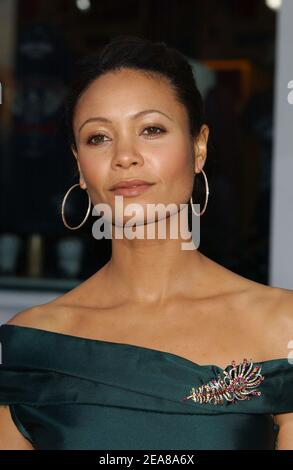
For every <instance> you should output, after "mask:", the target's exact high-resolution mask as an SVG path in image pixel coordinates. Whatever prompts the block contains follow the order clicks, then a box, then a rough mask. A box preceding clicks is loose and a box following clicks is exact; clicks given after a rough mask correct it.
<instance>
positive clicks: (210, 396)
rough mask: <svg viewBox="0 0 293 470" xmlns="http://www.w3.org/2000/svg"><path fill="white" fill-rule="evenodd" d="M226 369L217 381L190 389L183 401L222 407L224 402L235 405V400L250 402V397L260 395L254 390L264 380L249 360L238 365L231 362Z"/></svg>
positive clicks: (259, 367) (258, 367)
mask: <svg viewBox="0 0 293 470" xmlns="http://www.w3.org/2000/svg"><path fill="white" fill-rule="evenodd" d="M229 367H231V368H230V369H229ZM226 369H228V370H226ZM226 369H225V370H223V374H224V375H222V376H221V374H218V379H213V380H211V381H210V382H208V383H207V384H204V385H200V386H199V387H197V388H195V387H192V389H191V395H189V396H188V397H184V398H183V400H193V401H195V402H196V403H211V404H214V405H223V404H224V402H225V400H226V401H228V402H232V403H235V402H236V401H237V400H251V398H252V396H251V395H254V396H258V397H259V396H260V395H261V392H260V391H259V390H256V389H257V387H258V386H259V385H260V384H261V383H262V381H263V380H264V376H263V375H261V366H260V365H254V364H253V362H252V361H251V360H250V361H248V360H247V359H243V362H241V363H240V364H236V362H235V361H232V362H231V365H229V366H228V367H226Z"/></svg>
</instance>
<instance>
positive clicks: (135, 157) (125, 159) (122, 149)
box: [112, 140, 143, 168]
mask: <svg viewBox="0 0 293 470" xmlns="http://www.w3.org/2000/svg"><path fill="white" fill-rule="evenodd" d="M142 162H143V158H142V156H141V155H140V154H139V152H138V151H137V149H136V148H135V147H134V145H132V144H131V142H129V141H128V142H127V141H125V140H124V142H120V143H119V144H117V147H116V149H115V155H114V156H113V159H112V166H113V168H115V167H117V166H119V167H123V168H128V167H129V166H130V165H141V164H142Z"/></svg>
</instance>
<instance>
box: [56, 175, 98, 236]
mask: <svg viewBox="0 0 293 470" xmlns="http://www.w3.org/2000/svg"><path fill="white" fill-rule="evenodd" d="M75 186H79V187H80V185H79V183H76V184H74V185H73V186H71V188H69V189H68V191H67V193H66V194H65V196H64V198H63V201H62V207H61V215H62V220H63V223H64V225H65V226H66V227H67V228H69V229H70V230H76V229H78V228H80V227H81V226H82V225H83V224H84V223H85V221H86V220H87V218H88V215H89V213H90V209H91V200H90V197H89V194H88V192H87V196H88V208H87V213H86V216H85V218H84V219H83V221H82V222H81V223H80V224H79V225H77V226H76V227H70V225H68V223H67V222H66V220H65V217H64V207H65V203H66V199H67V197H68V195H69V193H70V192H71V191H72V189H73V188H75Z"/></svg>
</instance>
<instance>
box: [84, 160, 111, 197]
mask: <svg viewBox="0 0 293 470" xmlns="http://www.w3.org/2000/svg"><path fill="white" fill-rule="evenodd" d="M79 161H80V168H81V171H82V174H83V176H84V179H85V181H86V183H87V185H88V187H89V189H90V188H92V189H93V190H97V189H98V188H99V187H102V186H101V183H102V182H103V181H105V178H106V175H107V173H108V169H107V163H106V160H105V159H104V158H103V159H102V158H99V156H98V155H93V154H89V153H88V152H83V151H81V152H80V154H79Z"/></svg>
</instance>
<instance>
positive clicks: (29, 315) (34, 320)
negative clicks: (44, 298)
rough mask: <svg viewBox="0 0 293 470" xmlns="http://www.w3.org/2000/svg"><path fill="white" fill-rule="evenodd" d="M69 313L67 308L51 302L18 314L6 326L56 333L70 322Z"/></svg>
mask: <svg viewBox="0 0 293 470" xmlns="http://www.w3.org/2000/svg"><path fill="white" fill-rule="evenodd" d="M69 313H70V310H69V309H68V308H65V307H63V306H62V305H59V304H58V303H57V302H55V301H54V300H53V301H50V302H48V303H45V304H40V305H34V306H33V307H30V308H28V309H25V310H22V311H21V312H18V313H17V314H15V315H14V316H13V317H12V318H10V319H9V321H8V322H7V323H6V324H7V325H18V326H25V327H31V328H39V329H44V330H49V331H57V332H58V331H61V330H63V329H64V327H65V325H66V324H67V323H68V322H70V315H69Z"/></svg>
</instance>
